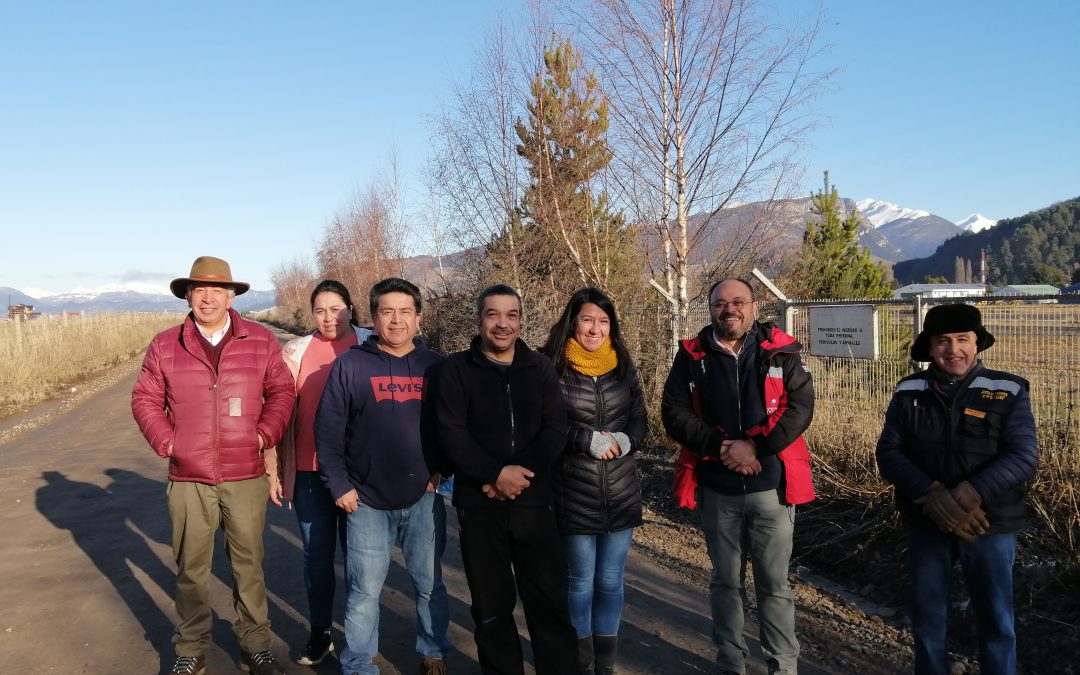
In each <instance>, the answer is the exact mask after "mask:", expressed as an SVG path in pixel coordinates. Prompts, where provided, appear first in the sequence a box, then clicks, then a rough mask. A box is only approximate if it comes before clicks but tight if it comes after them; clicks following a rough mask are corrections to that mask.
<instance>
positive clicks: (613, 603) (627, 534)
mask: <svg viewBox="0 0 1080 675" xmlns="http://www.w3.org/2000/svg"><path fill="white" fill-rule="evenodd" d="M633 538H634V530H633V529H632V528H627V529H625V530H620V531H618V532H613V533H609V534H570V535H564V536H563V551H564V552H565V554H566V567H567V597H568V598H569V601H570V621H571V622H572V623H573V624H574V629H575V630H576V631H577V636H578V637H579V638H583V637H588V636H589V635H594V634H595V635H604V636H612V635H618V634H619V621H620V620H621V618H622V608H623V572H624V571H625V570H626V554H627V553H628V552H629V551H630V541H631V540H632V539H633Z"/></svg>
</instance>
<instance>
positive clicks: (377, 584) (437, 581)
mask: <svg viewBox="0 0 1080 675" xmlns="http://www.w3.org/2000/svg"><path fill="white" fill-rule="evenodd" d="M348 519H349V535H348V540H347V542H346V543H347V551H348V562H347V564H346V565H345V585H346V586H347V587H348V594H347V596H346V600H345V649H344V650H342V652H341V670H342V672H344V673H360V674H361V675H377V674H378V672H379V667H378V666H376V665H375V664H373V663H372V658H373V657H374V656H375V655H376V654H377V653H378V652H379V596H380V595H381V593H382V588H383V582H384V581H385V580H386V572H387V570H388V569H389V567H390V551H391V548H392V547H393V546H394V545H397V546H400V547H401V553H402V555H403V556H404V557H405V567H406V570H407V571H408V574H409V578H410V579H411V580H412V584H413V591H414V592H415V594H416V653H417V654H419V655H420V656H421V657H422V658H438V659H441V658H445V657H446V653H447V651H448V650H449V649H450V642H449V641H448V640H447V639H446V629H447V626H448V625H449V622H450V613H449V607H448V600H447V597H446V586H445V585H443V580H442V562H441V560H442V554H443V550H444V549H445V548H446V506H445V505H444V504H443V499H442V497H440V496H438V495H436V494H435V493H434V492H425V493H424V496H423V497H421V498H420V500H419V501H417V502H416V503H415V504H413V505H412V506H410V507H408V508H404V509H392V510H386V511H383V510H380V509H374V508H371V507H370V506H365V505H364V504H361V505H360V508H358V509H357V510H356V511H353V512H352V513H350V514H349V515H348Z"/></svg>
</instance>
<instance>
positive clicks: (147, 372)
mask: <svg viewBox="0 0 1080 675" xmlns="http://www.w3.org/2000/svg"><path fill="white" fill-rule="evenodd" d="M229 315H230V317H231V320H232V326H231V328H230V330H231V331H232V338H231V339H230V340H229V342H228V343H226V345H225V346H224V348H223V349H222V353H221V360H220V362H219V363H218V371H217V374H216V375H215V373H214V371H213V369H212V368H211V367H210V362H209V361H208V360H207V358H206V353H205V352H204V351H203V347H202V345H201V344H200V343H199V340H200V339H201V338H200V337H199V335H198V329H197V328H196V327H195V322H194V320H193V319H192V318H191V316H190V315H189V316H188V317H187V318H186V319H185V320H184V322H183V323H182V324H180V325H179V326H176V327H175V328H170V329H169V330H166V331H163V332H161V333H159V334H158V335H157V336H156V337H155V338H154V339H153V340H152V341H151V342H150V346H149V348H148V349H147V350H146V358H145V359H144V360H143V365H142V370H141V372H140V373H139V379H138V381H136V382H135V388H134V390H133V391H132V392H131V411H132V413H133V414H134V415H135V421H136V422H137V423H138V425H139V429H140V430H141V431H142V433H143V436H145V437H146V440H147V442H149V443H150V446H151V447H152V448H153V449H154V450H155V451H156V452H157V454H159V455H161V456H162V457H167V456H168V447H169V444H170V443H172V448H173V454H172V457H171V458H170V460H169V480H173V481H193V482H197V483H208V484H210V485H217V484H219V483H223V482H226V481H236V480H245V479H248V478H255V477H257V476H261V475H263V473H265V471H266V469H265V466H264V464H263V457H262V452H261V451H260V450H259V436H260V435H261V436H262V439H263V447H264V448H271V447H273V446H274V445H275V444H277V443H278V441H280V440H281V436H282V434H283V433H284V432H285V427H286V425H287V424H288V423H289V418H290V416H291V415H292V408H293V379H292V375H291V374H290V373H289V368H288V366H286V365H285V361H284V360H282V358H281V348H280V347H279V346H278V343H277V340H276V339H275V338H274V336H273V334H271V333H270V331H268V330H266V329H265V328H263V327H262V326H260V325H259V324H256V323H253V322H251V321H246V320H244V319H242V318H240V315H239V314H237V313H236V312H235V311H234V310H232V309H230V310H229Z"/></svg>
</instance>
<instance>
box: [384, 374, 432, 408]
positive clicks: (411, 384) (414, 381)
mask: <svg viewBox="0 0 1080 675" xmlns="http://www.w3.org/2000/svg"><path fill="white" fill-rule="evenodd" d="M371 389H372V391H374V392H375V402H376V403H378V402H379V401H388V400H394V401H397V402H398V403H401V402H403V401H419V400H420V398H421V396H422V395H423V393H424V378H423V377H396V376H394V377H373V378H371Z"/></svg>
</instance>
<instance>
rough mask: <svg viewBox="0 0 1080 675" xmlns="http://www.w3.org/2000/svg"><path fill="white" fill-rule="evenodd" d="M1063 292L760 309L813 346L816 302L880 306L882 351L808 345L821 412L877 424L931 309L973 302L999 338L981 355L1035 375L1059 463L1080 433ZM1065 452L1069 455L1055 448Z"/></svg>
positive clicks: (1072, 340) (1072, 324)
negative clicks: (853, 352) (858, 354)
mask: <svg viewBox="0 0 1080 675" xmlns="http://www.w3.org/2000/svg"><path fill="white" fill-rule="evenodd" d="M1061 297H1062V296H1038V297H1030V298H1025V299H1023V300H1018V299H1016V298H979V299H978V300H974V301H973V299H972V298H933V299H904V300H862V301H856V300H840V301H837V300H807V301H787V302H783V303H780V302H772V303H766V302H762V303H761V314H762V317H763V318H765V319H768V320H771V321H774V322H775V323H776V324H777V325H779V326H780V327H782V328H784V330H785V331H786V332H788V333H790V334H792V335H794V336H795V338H796V339H798V340H799V341H800V342H801V343H802V344H803V345H804V346H808V345H810V326H809V314H810V311H809V310H810V308H811V307H815V306H829V305H851V304H873V305H874V306H875V307H877V310H878V312H877V321H878V332H879V339H880V358H879V359H877V360H867V359H854V358H847V357H835V356H816V355H814V354H813V353H812V349H808V350H807V352H808V356H807V363H808V365H809V367H810V371H811V373H813V376H814V389H815V392H816V396H817V399H816V400H817V403H816V406H817V408H818V410H819V412H820V413H825V414H826V415H828V414H829V413H833V414H834V416H835V417H837V418H840V419H847V420H851V421H852V423H855V424H872V423H874V420H875V419H877V420H878V421H880V419H881V417H880V416H881V415H883V414H884V411H885V408H886V406H887V405H888V402H889V399H890V398H891V396H892V392H893V388H894V386H895V385H896V382H897V381H898V380H900V379H901V378H902V377H905V376H906V375H909V374H911V373H912V372H915V369H916V368H918V367H919V364H916V363H913V362H912V361H911V359H910V356H909V350H910V348H911V342H912V340H913V339H914V336H915V335H917V334H918V332H919V330H921V327H922V318H923V317H924V316H925V313H926V311H927V310H928V309H929V308H930V307H932V306H934V305H939V304H947V303H951V302H970V303H972V304H975V305H976V306H977V307H978V308H979V310H980V311H981V312H982V317H983V324H984V325H985V326H986V328H987V330H989V331H990V332H991V333H992V334H993V335H994V337H995V338H996V342H995V343H994V346H993V347H991V348H990V349H988V350H986V351H985V352H982V353H981V354H980V358H982V360H983V362H984V363H985V364H986V365H987V367H990V368H995V369H998V370H1005V371H1008V372H1010V373H1014V374H1016V375H1019V376H1021V377H1024V378H1026V379H1027V380H1028V381H1029V382H1030V383H1031V399H1032V408H1033V410H1034V413H1035V421H1036V425H1037V426H1038V430H1039V436H1040V442H1041V445H1042V448H1043V451H1044V457H1043V459H1044V464H1045V463H1047V461H1048V460H1049V461H1050V463H1054V464H1058V465H1059V466H1075V464H1076V460H1075V459H1074V458H1072V457H1071V455H1072V454H1074V453H1076V449H1077V442H1078V441H1080V408H1078V405H1080V304H1073V303H1071V302H1059V300H1061ZM708 322H709V315H708V309H707V308H705V307H697V308H695V310H694V312H693V316H692V319H691V325H696V326H702V325H705V324H707V323H708ZM816 416H817V417H821V415H816ZM878 430H880V427H879V428H878ZM867 431H870V430H867ZM1047 453H1049V456H1048V454H1047ZM1061 454H1066V455H1069V456H1061V457H1057V456H1056V455H1061ZM1054 459H1060V460H1064V461H1063V462H1054V461H1053V460H1054Z"/></svg>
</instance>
